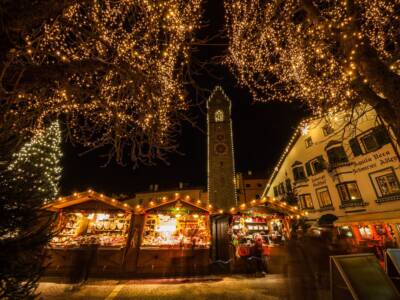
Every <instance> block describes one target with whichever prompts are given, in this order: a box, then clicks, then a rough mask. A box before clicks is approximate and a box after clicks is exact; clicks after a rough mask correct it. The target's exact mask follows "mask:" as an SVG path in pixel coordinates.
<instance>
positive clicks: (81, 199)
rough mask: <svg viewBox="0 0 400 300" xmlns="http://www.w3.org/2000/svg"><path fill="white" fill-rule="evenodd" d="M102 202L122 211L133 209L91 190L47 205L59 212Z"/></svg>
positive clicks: (48, 207)
mask: <svg viewBox="0 0 400 300" xmlns="http://www.w3.org/2000/svg"><path fill="white" fill-rule="evenodd" d="M93 201H94V202H100V203H102V204H104V205H106V206H108V207H110V208H114V209H120V210H125V211H131V210H132V208H131V207H130V206H129V205H128V204H125V203H124V204H123V203H121V202H119V201H118V200H116V199H113V198H110V197H107V196H106V195H103V194H99V193H96V192H95V191H92V190H89V191H87V192H82V193H74V194H73V195H71V196H68V197H59V198H58V199H57V200H56V201H54V202H52V203H50V204H47V205H46V206H45V208H46V209H48V210H51V211H58V210H60V209H63V208H67V207H72V206H75V205H80V204H84V203H87V202H93Z"/></svg>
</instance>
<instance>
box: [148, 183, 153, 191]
mask: <svg viewBox="0 0 400 300" xmlns="http://www.w3.org/2000/svg"><path fill="white" fill-rule="evenodd" d="M149 191H150V192H152V191H153V185H152V184H150V186H149Z"/></svg>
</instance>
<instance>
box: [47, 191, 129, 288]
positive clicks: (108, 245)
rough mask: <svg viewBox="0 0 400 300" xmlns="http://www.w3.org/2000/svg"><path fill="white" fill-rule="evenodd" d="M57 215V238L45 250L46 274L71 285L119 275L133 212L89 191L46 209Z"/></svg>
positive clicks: (59, 201) (127, 207)
mask: <svg viewBox="0 0 400 300" xmlns="http://www.w3.org/2000/svg"><path fill="white" fill-rule="evenodd" d="M47 208H48V209H49V210H52V211H55V212H57V213H58V226H57V227H58V228H57V234H56V235H55V236H54V237H53V239H52V240H51V241H50V243H49V246H48V248H47V252H48V254H49V261H48V263H49V266H48V268H47V274H49V275H53V274H57V275H63V276H67V277H70V279H71V280H72V281H79V280H82V279H87V277H88V276H89V274H90V275H93V276H108V275H110V274H122V273H123V269H124V259H125V255H126V251H127V245H128V240H129V239H130V236H131V230H130V228H131V227H130V224H131V219H132V211H131V209H130V207H129V206H127V205H124V204H122V203H120V202H118V201H117V200H115V199H112V198H109V197H106V196H104V195H102V194H98V193H95V192H92V191H88V192H85V193H79V194H74V195H73V196H70V197H65V198H60V199H58V200H57V201H56V202H54V203H52V204H51V205H49V206H48V207H47Z"/></svg>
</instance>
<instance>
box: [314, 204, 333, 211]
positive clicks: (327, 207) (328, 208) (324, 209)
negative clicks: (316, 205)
mask: <svg viewBox="0 0 400 300" xmlns="http://www.w3.org/2000/svg"><path fill="white" fill-rule="evenodd" d="M327 210H335V208H334V207H333V205H328V206H324V207H320V209H318V211H320V212H321V211H327Z"/></svg>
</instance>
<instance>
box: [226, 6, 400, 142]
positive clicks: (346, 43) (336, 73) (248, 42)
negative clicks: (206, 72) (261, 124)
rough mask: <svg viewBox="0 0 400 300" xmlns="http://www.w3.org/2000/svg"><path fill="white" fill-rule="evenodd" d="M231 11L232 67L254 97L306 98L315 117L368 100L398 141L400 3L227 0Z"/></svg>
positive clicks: (229, 62) (228, 58)
mask: <svg viewBox="0 0 400 300" xmlns="http://www.w3.org/2000/svg"><path fill="white" fill-rule="evenodd" d="M225 8H226V21H227V31H228V35H229V50H228V54H227V56H226V61H225V62H226V64H227V65H229V67H230V68H231V70H232V71H233V72H234V73H235V75H236V77H237V79H238V81H239V82H240V84H241V85H243V86H246V87H248V88H249V89H250V91H251V93H252V94H253V96H254V98H255V99H258V100H261V101H268V100H278V101H293V100H300V101H302V102H304V103H306V104H307V105H308V106H309V107H310V108H311V110H312V111H313V113H314V114H316V115H322V114H329V113H334V112H336V111H338V110H343V109H350V108H353V107H355V105H357V104H358V103H361V102H363V101H364V102H365V103H368V104H369V105H370V106H372V107H373V108H375V109H376V111H377V112H378V114H379V115H380V116H381V117H382V118H383V119H384V120H385V121H386V123H387V124H389V125H390V126H391V128H392V129H393V132H394V135H395V137H396V138H397V140H399V138H400V93H399V91H398V89H399V86H400V14H399V10H400V1H399V0H368V1H364V0H363V1H361V0H347V1H341V0H340V1H339V0H328V1H326V0H324V1H322V0H321V1H320V0H316V1H311V0H301V1H298V0H289V1H279V0H273V1H263V0H249V1H241V0H225ZM399 141H400V140H399Z"/></svg>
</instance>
